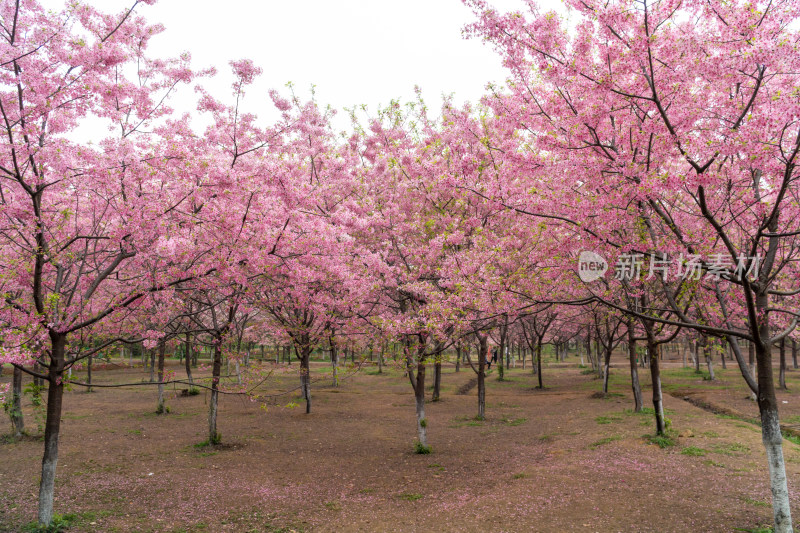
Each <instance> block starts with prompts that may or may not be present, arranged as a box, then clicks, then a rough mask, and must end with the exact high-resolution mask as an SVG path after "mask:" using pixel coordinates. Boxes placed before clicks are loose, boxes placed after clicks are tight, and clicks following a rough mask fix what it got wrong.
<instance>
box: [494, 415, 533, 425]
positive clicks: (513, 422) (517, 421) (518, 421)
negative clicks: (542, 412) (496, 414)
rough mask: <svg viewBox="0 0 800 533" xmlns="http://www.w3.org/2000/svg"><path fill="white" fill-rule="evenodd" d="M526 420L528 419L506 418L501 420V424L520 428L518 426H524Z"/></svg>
mask: <svg viewBox="0 0 800 533" xmlns="http://www.w3.org/2000/svg"><path fill="white" fill-rule="evenodd" d="M526 420H528V419H527V418H509V417H507V416H504V417H503V418H501V419H500V422H502V423H503V424H506V425H508V426H518V425H520V424H522V423H523V422H525V421H526Z"/></svg>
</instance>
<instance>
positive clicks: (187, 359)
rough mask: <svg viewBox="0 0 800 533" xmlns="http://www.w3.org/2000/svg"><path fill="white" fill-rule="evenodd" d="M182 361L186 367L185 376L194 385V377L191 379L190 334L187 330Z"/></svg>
mask: <svg viewBox="0 0 800 533" xmlns="http://www.w3.org/2000/svg"><path fill="white" fill-rule="evenodd" d="M183 362H184V365H185V367H186V378H187V379H188V380H189V383H190V384H192V385H194V379H192V334H191V333H189V332H187V333H186V357H185V358H184V359H183Z"/></svg>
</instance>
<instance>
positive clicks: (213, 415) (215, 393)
mask: <svg viewBox="0 0 800 533" xmlns="http://www.w3.org/2000/svg"><path fill="white" fill-rule="evenodd" d="M221 372H222V338H220V337H216V338H215V339H214V364H213V366H212V368H211V400H210V401H209V403H208V444H209V445H212V446H213V445H215V444H219V443H220V441H221V440H222V439H221V437H220V434H219V432H218V431H217V404H218V401H219V376H220V373H221Z"/></svg>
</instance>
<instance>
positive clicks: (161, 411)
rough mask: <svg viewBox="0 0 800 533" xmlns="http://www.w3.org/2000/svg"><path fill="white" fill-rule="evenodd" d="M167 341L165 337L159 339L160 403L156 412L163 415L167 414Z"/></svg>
mask: <svg viewBox="0 0 800 533" xmlns="http://www.w3.org/2000/svg"><path fill="white" fill-rule="evenodd" d="M166 344H167V343H166V342H165V341H164V339H163V338H162V339H159V341H158V405H156V413H157V414H159V415H161V414H165V413H166V412H167V411H166V408H165V407H164V350H165V349H166Z"/></svg>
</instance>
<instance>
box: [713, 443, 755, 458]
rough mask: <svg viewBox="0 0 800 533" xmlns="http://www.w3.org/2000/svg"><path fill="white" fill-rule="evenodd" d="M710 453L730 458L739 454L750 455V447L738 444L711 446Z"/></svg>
mask: <svg viewBox="0 0 800 533" xmlns="http://www.w3.org/2000/svg"><path fill="white" fill-rule="evenodd" d="M711 451H713V452H714V453H719V454H722V455H729V456H730V455H739V454H741V453H750V447H749V446H745V445H744V444H741V443H738V442H733V443H729V444H715V445H713V446H711Z"/></svg>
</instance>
